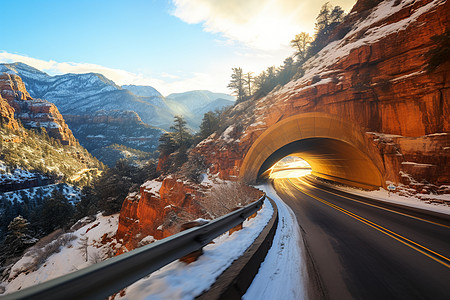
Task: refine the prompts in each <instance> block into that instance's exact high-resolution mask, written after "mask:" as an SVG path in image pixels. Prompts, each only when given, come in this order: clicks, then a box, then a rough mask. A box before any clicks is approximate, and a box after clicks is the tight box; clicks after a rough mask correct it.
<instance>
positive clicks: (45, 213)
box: [39, 189, 75, 234]
mask: <svg viewBox="0 0 450 300" xmlns="http://www.w3.org/2000/svg"><path fill="white" fill-rule="evenodd" d="M74 214H75V209H74V207H73V205H72V204H70V203H69V201H68V200H67V198H66V197H65V196H64V194H63V193H61V192H60V191H58V190H57V189H55V190H53V192H52V195H51V197H50V198H48V199H46V200H44V203H43V204H42V208H41V213H40V220H39V227H40V228H41V229H42V230H43V232H44V234H49V233H51V232H52V231H54V230H55V229H58V228H64V227H66V226H67V225H68V224H69V223H70V221H71V219H72V218H73V216H74Z"/></svg>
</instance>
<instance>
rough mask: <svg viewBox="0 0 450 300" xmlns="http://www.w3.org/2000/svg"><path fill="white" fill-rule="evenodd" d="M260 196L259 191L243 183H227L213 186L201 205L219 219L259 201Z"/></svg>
mask: <svg viewBox="0 0 450 300" xmlns="http://www.w3.org/2000/svg"><path fill="white" fill-rule="evenodd" d="M258 196H259V191H258V190H256V189H254V188H252V187H250V186H248V185H246V184H245V183H243V182H227V183H223V184H217V185H215V186H213V188H212V189H211V191H210V192H209V193H208V194H207V196H206V197H205V198H204V199H203V200H202V201H201V204H202V206H203V207H204V209H205V210H206V211H208V212H209V213H210V214H211V216H212V217H213V218H217V217H219V216H222V215H225V214H227V213H229V212H231V211H232V210H233V209H235V208H236V207H240V206H245V205H247V204H249V203H250V202H253V201H255V200H257V199H258Z"/></svg>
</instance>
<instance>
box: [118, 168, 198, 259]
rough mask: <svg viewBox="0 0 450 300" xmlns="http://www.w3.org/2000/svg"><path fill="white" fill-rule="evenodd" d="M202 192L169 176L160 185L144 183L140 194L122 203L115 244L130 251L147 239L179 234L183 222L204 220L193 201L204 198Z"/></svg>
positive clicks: (196, 203) (131, 195)
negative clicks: (118, 241)
mask: <svg viewBox="0 0 450 300" xmlns="http://www.w3.org/2000/svg"><path fill="white" fill-rule="evenodd" d="M204 188H205V187H204V186H203V190H202V188H199V186H196V185H193V184H192V183H189V182H187V181H183V180H181V179H179V178H175V177H172V176H168V177H166V178H165V179H164V180H163V181H162V182H161V181H156V180H152V181H147V182H146V183H144V184H143V185H142V186H141V187H140V191H139V193H132V194H130V195H128V197H127V198H126V199H125V201H124V203H123V205H122V209H121V211H120V217H119V228H118V230H117V234H116V238H117V240H121V243H122V244H123V245H124V246H125V247H126V249H128V250H131V249H134V248H136V247H137V246H139V245H142V244H143V243H145V241H147V240H148V239H149V237H148V236H151V237H152V238H154V239H162V238H165V237H168V236H170V235H172V234H174V233H177V232H179V231H180V226H181V224H182V223H183V222H187V221H191V220H194V219H196V218H199V217H204V216H205V211H204V210H203V208H202V207H201V206H200V204H199V202H198V201H196V200H198V199H199V198H201V197H203V195H204V192H205V190H204ZM122 251H124V249H122Z"/></svg>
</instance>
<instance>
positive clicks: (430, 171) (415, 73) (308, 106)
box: [193, 0, 450, 189]
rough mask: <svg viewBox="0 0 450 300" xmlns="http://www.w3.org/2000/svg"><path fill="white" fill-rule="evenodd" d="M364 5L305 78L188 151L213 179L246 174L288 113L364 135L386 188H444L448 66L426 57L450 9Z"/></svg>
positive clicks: (238, 109)
mask: <svg viewBox="0 0 450 300" xmlns="http://www.w3.org/2000/svg"><path fill="white" fill-rule="evenodd" d="M366 2H367V1H358V3H357V4H356V5H355V7H354V9H353V10H352V13H351V14H350V15H349V16H348V17H347V19H346V21H344V23H343V24H341V25H340V27H339V28H337V31H340V32H342V31H345V32H348V33H347V34H346V35H345V36H344V38H342V39H339V40H335V41H331V42H330V44H329V45H328V46H326V47H325V48H324V49H322V50H321V51H320V52H319V53H318V54H317V55H315V56H314V57H312V58H311V59H309V60H308V61H307V62H306V63H305V64H304V66H303V69H304V75H303V76H301V77H300V76H298V78H297V79H294V80H293V81H291V82H290V83H288V84H287V85H285V86H283V87H278V88H276V89H275V90H274V91H272V92H271V93H269V94H268V95H267V96H265V97H263V98H260V99H251V100H248V101H246V102H243V103H240V104H238V105H236V106H235V107H234V108H233V109H232V110H231V111H230V112H229V113H228V120H227V121H226V122H225V125H226V126H225V128H226V129H225V130H224V131H222V132H219V133H217V134H214V135H213V136H211V137H210V138H209V139H208V140H206V141H203V142H202V143H200V144H199V145H198V146H197V147H196V149H194V151H193V152H197V153H200V154H202V155H204V156H206V157H207V161H208V162H209V164H210V165H211V168H210V170H211V172H212V173H216V172H218V173H219V174H220V176H221V177H222V178H226V179H232V178H237V177H238V176H241V177H242V176H243V174H241V167H242V164H243V161H244V158H245V156H246V154H247V152H248V151H249V149H250V148H251V146H252V145H253V143H255V141H256V140H257V139H258V138H259V137H260V136H261V135H262V134H263V133H264V132H265V131H266V130H267V129H268V128H270V127H271V126H273V125H275V124H277V123H278V122H281V121H282V120H285V119H287V118H289V117H292V116H294V115H300V114H305V113H324V114H328V115H330V116H333V117H336V118H340V119H342V120H343V121H346V122H349V123H351V124H353V125H355V126H357V127H359V128H360V130H361V132H362V133H363V134H364V135H365V136H366V138H365V139H366V144H367V145H370V147H371V148H375V149H377V152H378V153H376V155H374V156H373V157H372V158H373V160H377V159H378V158H376V157H375V156H377V157H380V158H381V159H378V160H380V161H381V163H378V164H377V166H378V168H379V169H380V172H381V173H382V175H383V178H384V180H385V181H387V182H389V181H390V182H394V183H405V184H410V183H411V182H412V181H414V184H415V186H416V187H417V185H416V184H417V182H419V183H420V182H423V183H424V184H427V183H430V184H435V185H438V186H439V185H445V184H448V183H449V182H450V170H449V169H450V168H448V165H449V157H450V136H449V127H450V126H449V120H450V116H449V103H448V99H449V95H450V89H449V87H450V62H449V61H448V59H447V61H446V62H444V63H443V64H441V65H440V66H438V67H437V68H436V69H434V70H432V71H429V70H428V69H427V66H428V59H429V57H428V56H427V52H428V51H430V50H431V49H434V48H436V47H439V45H437V44H436V43H435V42H434V41H433V40H432V37H433V36H436V35H441V34H444V33H445V32H448V30H449V28H450V22H449V15H450V14H449V11H450V7H449V4H448V2H447V1H441V0H435V1H432V0H422V1H409V0H404V1H383V2H381V3H380V4H379V5H378V6H376V7H374V8H372V9H370V7H371V6H370V5H368V4H367V3H366ZM372 6H373V5H372ZM227 126H228V127H227ZM282 134H283V133H282V132H280V135H282ZM370 151H372V150H370ZM370 151H365V152H367V153H370ZM372 152H373V151H372ZM418 189H421V187H418Z"/></svg>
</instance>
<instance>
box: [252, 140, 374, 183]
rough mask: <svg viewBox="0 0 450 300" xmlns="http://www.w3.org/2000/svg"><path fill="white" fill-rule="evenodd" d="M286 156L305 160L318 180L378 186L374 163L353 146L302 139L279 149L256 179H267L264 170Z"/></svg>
mask: <svg viewBox="0 0 450 300" xmlns="http://www.w3.org/2000/svg"><path fill="white" fill-rule="evenodd" d="M286 156H297V157H299V158H302V159H304V160H305V161H306V162H307V163H308V164H309V165H310V166H311V169H312V174H313V175H316V176H318V177H322V178H325V179H329V180H333V181H336V182H340V183H344V184H347V185H351V186H356V187H361V188H365V189H374V188H377V187H379V186H380V185H379V183H380V178H381V174H380V172H379V171H378V169H377V168H376V166H375V165H374V163H373V162H372V161H371V160H370V159H369V158H368V157H367V156H366V155H365V154H364V153H363V152H361V151H360V150H359V149H357V148H356V147H355V146H353V145H350V144H348V143H346V142H343V141H340V140H337V139H332V138H307V139H301V140H297V141H294V142H291V143H289V144H287V145H285V146H283V147H280V148H279V149H278V150H276V151H274V152H273V153H272V154H271V155H270V156H269V157H268V158H267V159H266V160H265V161H264V162H263V163H262V165H261V167H260V168H259V171H258V174H257V178H258V180H264V179H267V178H268V172H267V170H269V169H270V168H271V167H272V166H274V165H275V164H276V163H277V162H278V161H280V160H281V159H283V158H284V157H286Z"/></svg>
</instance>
